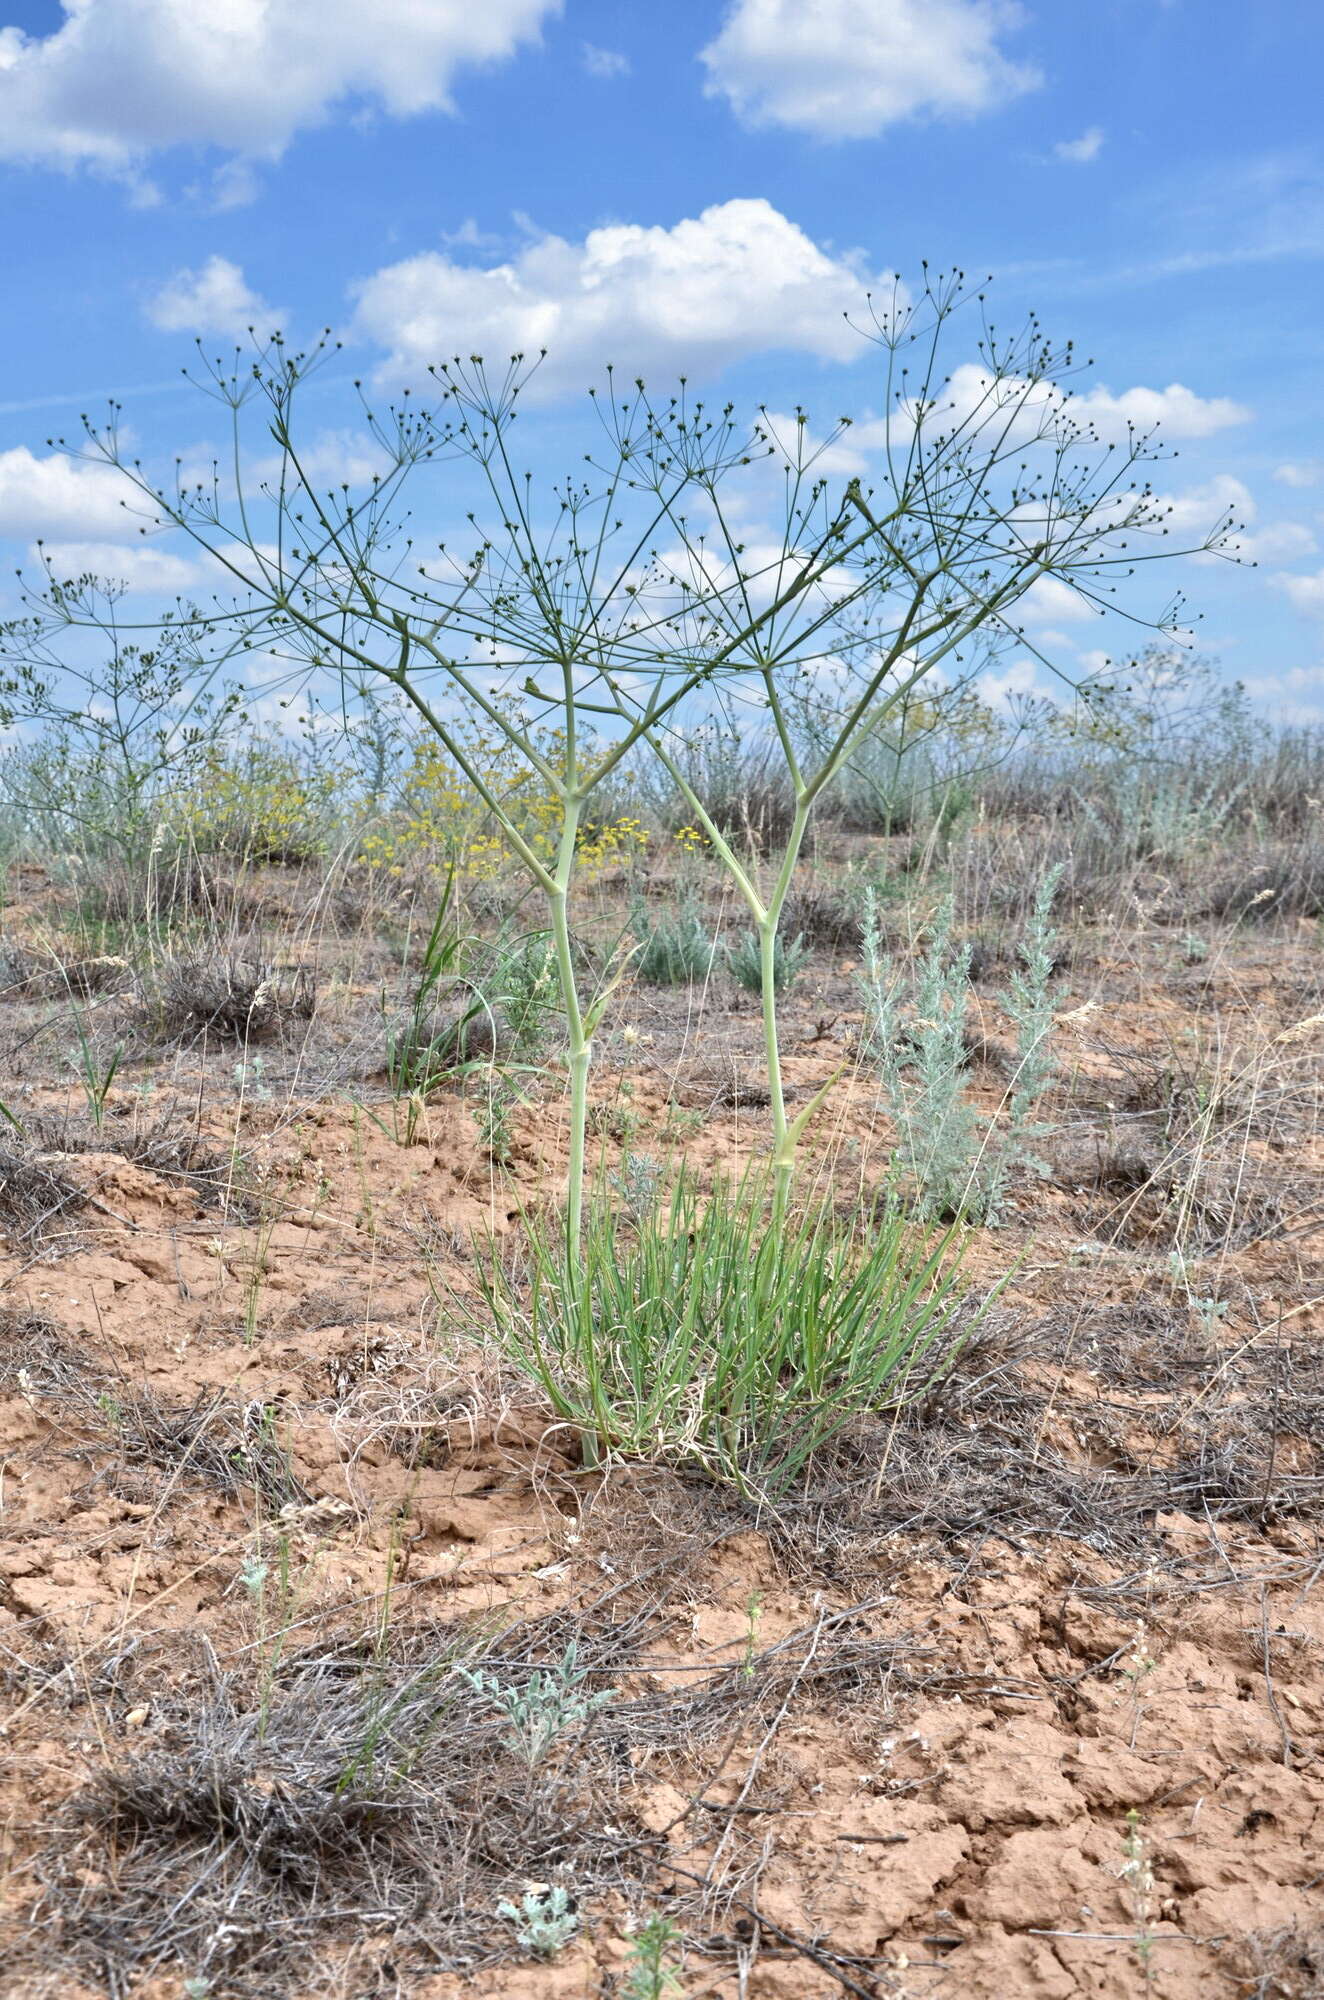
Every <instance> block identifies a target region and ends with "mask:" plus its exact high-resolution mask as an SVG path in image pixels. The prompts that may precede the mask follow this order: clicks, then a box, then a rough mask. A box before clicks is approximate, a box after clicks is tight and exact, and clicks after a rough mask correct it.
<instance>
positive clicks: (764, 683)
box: [645, 275, 1230, 1209]
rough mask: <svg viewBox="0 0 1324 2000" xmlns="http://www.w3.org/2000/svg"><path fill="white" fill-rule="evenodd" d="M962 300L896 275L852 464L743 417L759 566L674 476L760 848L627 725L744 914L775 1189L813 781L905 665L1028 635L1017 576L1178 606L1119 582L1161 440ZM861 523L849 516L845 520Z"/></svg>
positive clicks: (971, 670)
mask: <svg viewBox="0 0 1324 2000" xmlns="http://www.w3.org/2000/svg"><path fill="white" fill-rule="evenodd" d="M969 305H975V306H976V307H982V299H980V298H978V297H977V296H976V297H975V298H973V299H972V298H971V296H970V295H969V294H968V293H967V291H966V289H965V287H964V284H963V281H962V280H961V279H960V277H959V275H958V276H956V277H953V278H951V279H948V280H934V281H931V282H930V281H928V280H927V278H926V282H925V285H924V288H923V290H922V292H921V294H920V295H919V297H918V298H917V299H915V300H913V301H912V300H910V299H909V298H908V297H906V296H905V295H904V294H903V293H902V292H901V290H900V289H899V288H898V289H897V290H896V292H895V293H894V294H893V295H892V297H891V299H890V300H889V301H888V302H887V304H886V306H885V307H883V306H879V307H877V308H876V309H875V310H874V312H873V316H872V321H871V325H870V327H869V329H868V333H869V336H870V338H871V339H872V340H873V341H874V342H875V343H876V345H877V346H878V348H879V349H880V350H881V353H882V356H883V359H884V364H885V400H884V407H883V413H882V415H881V416H880V417H878V418H877V419H876V420H874V421H872V422H871V423H870V425H869V426H868V429H867V432H866V433H865V436H864V439H863V442H864V444H865V447H866V448H865V450H864V451H863V452H861V453H860V455H859V457H860V461H861V462H862V463H864V464H867V466H868V472H867V475H866V474H865V473H864V472H852V471H851V470H849V469H848V468H843V469H841V470H838V471H837V472H836V473H835V474H834V473H833V472H832V471H831V470H830V468H831V467H832V466H833V465H834V463H835V464H836V465H838V466H841V464H842V459H843V453H844V444H845V442H846V440H845V439H844V438H843V432H842V431H841V430H840V429H838V430H837V431H836V432H834V433H833V435H832V436H831V437H829V438H827V439H826V440H822V441H819V442H817V443H816V442H814V441H813V439H812V438H811V435H810V431H809V426H808V423H807V420H806V419H805V417H804V416H803V414H802V413H797V415H796V419H795V421H794V423H793V424H792V425H791V426H790V434H789V435H788V434H787V426H786V425H785V424H778V423H775V422H773V421H771V420H768V421H765V423H764V424H763V426H762V429H761V432H760V442H761V443H762V444H763V446H764V447H765V450H766V453H767V459H766V460H765V461H764V464H765V469H766V466H767V465H775V466H777V467H778V468H779V469H780V471H781V473H782V477H783V479H784V481H785V487H786V494H787V504H786V516H787V519H788V521H789V522H790V523H791V524H792V532H791V534H790V535H789V536H788V538H787V540H786V542H785V544H784V546H783V547H782V548H781V549H779V550H777V551H776V552H775V556H774V559H773V561H772V563H771V564H770V563H769V560H768V558H767V556H766V554H763V555H758V556H754V555H752V554H751V552H750V550H749V549H748V548H747V546H746V541H745V536H744V534H743V532H742V528H741V524H740V520H739V518H738V517H736V516H734V515H733V514H732V512H731V510H730V508H729V506H728V505H727V500H726V496H725V494H724V493H723V492H722V491H721V489H720V488H719V486H718V485H717V483H716V482H714V481H709V480H708V479H707V477H706V475H705V474H704V473H703V472H702V470H700V471H699V472H698V473H697V475H696V484H697V485H698V486H699V487H700V489H701V490H702V491H703V493H704V497H705V500H706V502H707V509H706V511H707V514H708V518H709V522H710V528H709V533H708V536H707V538H706V541H705V543H704V545H703V547H702V548H701V549H699V550H698V551H695V550H693V549H691V550H690V551H689V552H688V553H689V554H690V556H691V559H692V561H693V562H694V571H693V577H692V587H693V589H694V590H695V592H696V594H697V595H699V596H701V597H702V598H703V601H704V603H705V605H706V607H707V609H708V612H709V615H710V617H711V619H712V621H713V643H714V646H715V650H716V651H717V652H719V653H720V657H721V659H722V662H723V668H724V671H723V674H722V675H721V677H720V678H717V679H715V680H714V682H713V685H712V689H711V701H712V704H713V705H715V706H717V707H721V708H725V709H726V712H727V715H728V717H729V718H730V719H731V720H732V721H733V723H734V721H735V718H736V715H737V712H738V710H739V709H742V708H743V710H744V711H745V713H748V712H749V710H750V709H751V708H752V709H753V711H754V712H755V714H756V716H757V718H758V719H759V721H760V722H761V724H762V727H763V730H764V734H765V738H766V739H767V740H768V741H769V742H770V743H771V745H772V747H773V748H774V750H775V751H776V752H778V753H779V754H780V757H781V759H782V760H784V766H785V771H786V776H787V780H788V790H789V793H790V796H791V799H792V801H793V810H792V813H791V817H790V824H789V828H788V831H787V833H786V835H785V838H784V841H783V842H782V845H781V849H780V852H778V853H774V854H773V855H772V856H771V857H770V858H767V859H765V860H764V861H763V863H762V865H761V866H760V863H759V862H758V861H757V860H756V859H754V858H752V857H750V856H749V855H747V854H746V853H743V852H742V851H741V850H740V847H739V843H738V840H737V839H736V838H735V837H734V836H733V834H732V830H731V829H730V828H729V827H724V826H722V825H721V824H719V823H718V821H717V819H715V818H714V816H713V814H712V813H710V811H709V810H708V809H707V806H706V805H705V801H704V800H703V798H702V797H701V796H700V795H699V794H698V792H697V791H696V790H695V788H694V785H693V783H692V782H691V779H690V777H689V775H688V774H687V769H686V761H685V759H684V758H683V757H681V756H679V755H678V754H677V751H678V747H679V745H678V740H677V737H676V734H675V727H674V719H673V717H672V716H670V715H668V716H659V717H656V718H653V717H650V718H648V721H647V724H646V731H645V733H646V734H647V736H648V739H649V742H650V743H651V744H652V746H653V748H654V750H655V751H656V753H657V755H658V756H659V757H660V758H661V760H662V762H663V764H664V765H665V766H666V768H667V770H668V771H669V773H670V775H671V777H672V780H673V781H674V783H675V784H676V786H677V787H678V788H679V790H680V792H681V793H682V795H683V796H684V797H685V799H686V801H687V804H688V807H689V810H690V812H691V815H692V816H693V818H694V820H695V821H696V822H697V823H698V825H700V826H701V827H702V828H703V830H704V832H705V833H706V834H707V836H708V839H709V841H710V842H711V844H712V847H713V849H714V851H715V852H716V854H717V855H718V856H719V857H720V858H721V860H722V861H723V862H724V864H725V865H726V867H727V869H728V870H729V871H730V873H731V875H732V877H733V879H734V882H735V885H736V887H737V889H738V891H739V893H740V895H741V896H742V897H743V899H744V901H745V903H746V905H747V907H748V909H749V913H750V916H751V917H752V919H753V922H754V926H755V930H756V932H757V936H758V940H759V948H760V952H761V957H762V974H763V976H762V1005H763V1021H764V1035H765V1042H766V1055H767V1067H768V1081H769V1087H770V1091H771V1100H772V1122H773V1164H774V1173H775V1188H776V1193H775V1197H774V1199H775V1203H776V1206H777V1207H778V1208H779V1209H780V1208H784V1206H785V1202H786V1198H787V1192H788V1189H789V1186H790V1182H791V1177H792V1173H793V1169H794V1162H795V1155H796V1149H797V1146H798V1143H799V1140H800V1138H801V1135H802V1134H803V1131H804V1129H805V1126H806V1124H807V1122H808V1120H809V1119H810V1118H811V1117H812V1115H813V1113H814V1111H815V1109H816V1107H817V1105H818V1104H819V1103H820V1102H821V1098H822V1095H823V1093H821V1092H820V1093H819V1097H817V1098H815V1099H814V1100H813V1102H811V1103H810V1104H808V1105H806V1106H805V1107H804V1109H803V1110H801V1111H800V1112H799V1113H798V1115H797V1116H795V1117H794V1118H792V1117H791V1116H790V1115H789V1113H788V1111H787V1107H786V1099H785V1092H784V1089H783V1085H782V1077H781V1061H780V1053H779V1042H778V1025H777V988H778V983H779V982H778V979H777V951H778V927H779V924H780V922H781V916H782V911H783V909H784V907H785V903H786V898H787V895H788V892H789V890H790V888H791V883H792V879H793V876H794V872H795V868H796V864H797V862H798V861H799V859H800V855H801V852H802V849H803V846H804V841H805V835H806V831H807V829H808V826H809V822H810V818H811V815H812V813H813V811H814V808H815V806H816V804H817V803H818V801H819V800H820V799H821V798H822V796H823V793H824V792H825V790H826V789H827V788H828V787H829V786H830V785H831V784H832V782H833V780H834V779H835V778H836V777H837V776H838V775H839V773H840V772H841V771H842V769H843V767H844V765H845V764H846V762H847V760H848V759H849V758H850V756H851V754H852V752H853V751H855V750H857V749H858V747H859V746H860V744H861V743H862V742H863V741H864V740H865V739H866V738H867V737H868V736H869V735H871V734H872V733H876V732H878V731H879V730H881V729H884V728H886V727H887V725H888V723H889V720H890V719H892V718H896V717H901V716H903V715H904V714H905V711H906V708H907V704H909V703H912V702H913V701H914V699H915V697H916V693H917V690H920V689H921V688H923V687H924V684H926V683H927V684H929V686H930V687H932V688H937V687H938V686H939V684H940V682H941V684H942V687H943V690H944V698H945V699H948V700H950V698H951V696H952V694H953V693H954V692H959V690H960V687H961V684H962V682H963V681H965V682H969V681H970V680H971V679H973V677H974V675H975V673H976V671H977V670H978V669H979V668H982V667H983V666H984V665H986V664H987V662H988V659H989V656H990V653H996V651H997V650H998V648H999V647H1000V646H1002V645H1005V644H1007V643H1012V642H1014V643H1015V644H1016V645H1017V646H1018V647H1020V648H1022V649H1023V650H1026V651H1030V652H1033V651H1034V648H1033V647H1031V646H1029V645H1028V644H1027V642H1026V640H1025V636H1024V633H1023V631H1022V630H1021V629H1020V627H1019V625H1018V623H1017V614H1018V610H1019V608H1020V607H1021V606H1022V605H1023V602H1024V599H1025V597H1026V595H1027V593H1028V592H1029V591H1030V590H1032V589H1033V588H1034V587H1035V585H1036V584H1040V583H1043V582H1045V581H1048V580H1051V581H1052V582H1053V583H1055V584H1056V585H1058V586H1060V587H1064V588H1065V589H1067V590H1069V591H1070V592H1071V593H1072V595H1073V596H1075V597H1076V598H1077V599H1079V600H1080V602H1081V603H1082V605H1083V606H1084V607H1085V608H1086V609H1088V610H1091V611H1098V612H1103V611H1107V610H1116V611H1118V612H1120V613H1121V614H1122V615H1123V616H1125V617H1127V618H1128V619H1131V620H1133V621H1136V622H1141V623H1145V622H1149V623H1151V624H1152V625H1153V626H1155V627H1157V628H1158V629H1161V630H1173V629H1175V628H1176V627H1177V624H1178V612H1179V606H1178V605H1177V604H1175V603H1174V604H1172V605H1170V606H1169V608H1168V609H1167V611H1166V612H1164V613H1162V614H1161V615H1160V616H1159V617H1157V618H1155V619H1152V620H1149V621H1146V620H1145V619H1143V618H1142V617H1140V614H1139V611H1138V609H1137V607H1136V606H1135V605H1133V604H1132V603H1131V601H1130V595H1131V594H1130V592H1129V591H1128V590H1126V589H1125V588H1124V586H1125V585H1126V584H1127V583H1128V582H1130V581H1131V580H1132V579H1134V578H1135V576H1136V574H1137V571H1138V569H1139V568H1140V566H1141V565H1143V564H1145V563H1148V562H1150V561H1152V560H1154V559H1155V558H1156V557H1159V556H1169V555H1173V554H1177V553H1183V552H1184V553H1191V552H1192V551H1190V550H1187V551H1179V550H1177V549H1175V548H1174V547H1173V545H1172V543H1171V541H1170V540H1169V539H1168V527H1167V516H1168V515H1169V513H1170V512H1171V508H1170V506H1169V505H1168V504H1167V503H1165V502H1163V501H1161V500H1160V499H1158V498H1157V497H1156V496H1155V493H1154V490H1153V487H1152V485H1151V483H1150V478H1149V475H1148V468H1149V467H1151V466H1152V465H1153V464H1154V463H1155V462H1156V461H1157V460H1159V459H1161V458H1164V457H1166V456H1168V455H1169V454H1167V453H1166V452H1165V451H1164V449H1163V448H1162V446H1161V444H1160V442H1159V440H1158V439H1157V437H1156V436H1155V435H1154V434H1153V433H1152V432H1142V431H1140V430H1138V429H1136V428H1135V427H1134V426H1128V427H1127V429H1126V431H1125V433H1124V435H1123V437H1122V438H1121V439H1120V440H1117V439H1104V438H1101V437H1100V436H1099V435H1098V434H1097V432H1096V430H1095V428H1094V426H1093V425H1092V424H1091V422H1090V421H1089V419H1088V415H1087V414H1085V415H1082V414H1080V412H1081V411H1082V409H1084V408H1085V407H1086V406H1084V405H1083V404H1082V403H1081V402H1079V401H1077V400H1076V399H1074V398H1073V395H1072V392H1071V382H1072V378H1073V377H1074V375H1075V373H1076V372H1077V364H1076V362H1075V359H1074V356H1073V353H1072V349H1071V346H1070V345H1069V344H1067V345H1065V346H1060V347H1059V346H1056V345H1054V344H1053V343H1052V342H1051V341H1050V340H1048V339H1047V338H1046V337H1045V335H1044V334H1043V333H1042V332H1041V330H1040V328H1039V326H1038V323H1037V322H1036V321H1034V320H1031V321H1030V322H1029V323H1028V325H1026V326H1025V327H1024V328H1022V329H1021V330H1020V331H1019V332H1017V333H1016V334H1015V335H1013V336H1010V337H1003V336H999V335H998V333H997V332H996V330H995V328H994V327H993V326H992V325H991V324H989V322H988V321H987V319H986V318H984V317H983V314H982V311H981V312H980V317H979V320H978V322H977V323H975V324H971V323H970V318H969V315H968V314H967V315H962V313H961V310H960V309H961V308H962V307H963V306H969ZM954 348H955V353H953V349H954ZM953 359H955V360H956V363H957V365H956V366H955V367H954V368H953V367H952V362H953ZM949 369H951V372H946V371H947V370H949ZM861 526H863V527H867V528H868V529H869V530H870V531H871V532H870V533H869V534H868V535H867V536H861V535H860V534H859V532H858V529H859V527H861ZM1229 526H1230V523H1228V522H1221V523H1219V524H1217V525H1215V526H1214V527H1213V529H1212V531H1211V533H1210V535H1209V536H1208V537H1207V538H1206V539H1205V540H1203V541H1201V542H1200V543H1199V544H1198V547H1199V549H1201V550H1217V549H1218V548H1219V546H1220V543H1221V541H1222V539H1223V537H1224V535H1225V534H1226V533H1227V530H1228V528H1229ZM815 528H817V531H818V535H817V538H816V535H815ZM832 537H835V538H836V544H837V548H838V552H839V553H838V558H837V560H836V562H835V563H834V564H833V565H832V566H831V567H828V568H824V567H820V568H819V569H818V571H817V572H816V573H815V574H814V575H813V576H812V577H811V578H808V579H806V584H805V589H804V590H803V591H801V592H800V593H798V594H792V593H790V592H788V591H787V590H786V582H787V580H788V578H789V577H790V576H791V575H793V574H795V573H796V572H797V566H798V564H799V562H800V556H799V544H800V540H801V539H804V540H805V541H807V542H808V543H809V544H810V545H811V546H824V547H826V546H830V545H831V538H832ZM807 605H813V606H814V607H815V613H816V615H809V614H807V609H806V607H807ZM760 614H762V615H760ZM728 618H729V620H730V622H729V623H723V622H722V621H723V620H725V619H728ZM807 639H811V640H812V646H809V645H807ZM811 653H812V658H811ZM807 672H813V673H814V674H815V681H814V688H813V707H814V713H815V720H816V726H815V728H814V730H813V731H812V732H811V733H806V732H805V731H804V730H803V729H797V727H796V713H797V707H798V706H799V705H800V704H801V702H802V697H803V693H804V678H805V675H806V673H807ZM828 1087H830V1086H828Z"/></svg>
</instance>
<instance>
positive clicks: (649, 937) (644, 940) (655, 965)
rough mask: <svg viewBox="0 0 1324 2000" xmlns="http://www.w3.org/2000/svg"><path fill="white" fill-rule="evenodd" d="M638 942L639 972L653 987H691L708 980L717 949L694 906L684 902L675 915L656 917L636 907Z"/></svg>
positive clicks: (632, 920) (633, 918) (634, 927)
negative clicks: (702, 980)
mask: <svg viewBox="0 0 1324 2000" xmlns="http://www.w3.org/2000/svg"><path fill="white" fill-rule="evenodd" d="M630 925H631V929H632V930H633V931H634V934H635V937H636V939H637V940H638V946H639V948H638V951H637V953H636V955H635V961H634V964H635V971H636V973H637V974H638V976H639V978H640V979H642V980H645V981H646V982H647V983H648V985H650V986H688V985H691V984H692V983H693V982H694V981H695V980H697V979H703V978H705V977H706V976H707V974H708V972H709V970H710V968H711V966H712V962H713V953H714V950H715V946H714V943H713V939H712V936H711V934H710V932H709V930H708V928H707V925H706V924H705V923H704V921H703V918H702V917H701V916H700V914H699V911H698V910H697V909H696V907H695V906H694V904H693V903H692V902H682V903H681V905H680V907H679V908H678V909H677V911H676V912H675V914H674V915H665V916H661V917H654V916H652V915H651V913H650V912H649V911H648V910H647V909H645V908H644V906H643V905H642V904H636V905H635V908H634V910H633V911H632V913H631V918H630Z"/></svg>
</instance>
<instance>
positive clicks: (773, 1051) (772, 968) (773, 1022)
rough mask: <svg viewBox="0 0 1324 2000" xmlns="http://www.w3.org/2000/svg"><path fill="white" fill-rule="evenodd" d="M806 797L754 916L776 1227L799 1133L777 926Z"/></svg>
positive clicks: (800, 799)
mask: <svg viewBox="0 0 1324 2000" xmlns="http://www.w3.org/2000/svg"><path fill="white" fill-rule="evenodd" d="M809 804H810V802H809V800H808V799H806V797H805V796H804V794H803V792H801V791H800V789H799V788H798V787H797V790H796V800H795V817H794V818H793V820H792V822H791V829H790V832H789V834H788V836H787V840H786V850H785V853H784V854H783V856H782V865H781V867H780V868H779V869H778V871H777V880H776V882H775V883H774V885H773V889H772V894H771V895H770V896H769V898H768V901H767V903H766V905H765V906H764V912H763V916H762V919H761V920H760V919H757V918H756V919H755V921H756V923H757V926H758V934H759V959H760V963H761V966H762V972H763V978H762V989H761V995H760V997H761V1001H762V1007H763V1047H764V1052H765V1055H766V1057H767V1064H768V1098H769V1103H770V1106H771V1110H772V1168H773V1184H772V1226H773V1228H774V1229H777V1230H779V1229H780V1228H781V1225H782V1223H783V1221H784V1220H785V1216H786V1204H787V1201H788V1200H789V1198H790V1192H791V1181H792V1178H793V1176H794V1174H795V1153H796V1146H797V1144H798V1141H799V1137H800V1134H799V1132H798V1131H797V1129H796V1127H795V1126H794V1125H792V1124H791V1123H790V1121H789V1120H788V1118H787V1116H786V1090H785V1086H784V1084H783V1081H782V1059H781V1041H780V1036H779V1033H778V1025H777V977H776V973H777V929H778V926H779V925H780V923H781V917H782V910H783V909H784V908H785V905H786V898H787V895H788V893H789V891H790V887H791V881H792V878H793V876H794V874H795V865H796V863H797V861H798V860H799V858H800V849H801V846H802V845H803V843H804V836H805V828H806V826H807V825H808V823H809Z"/></svg>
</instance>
